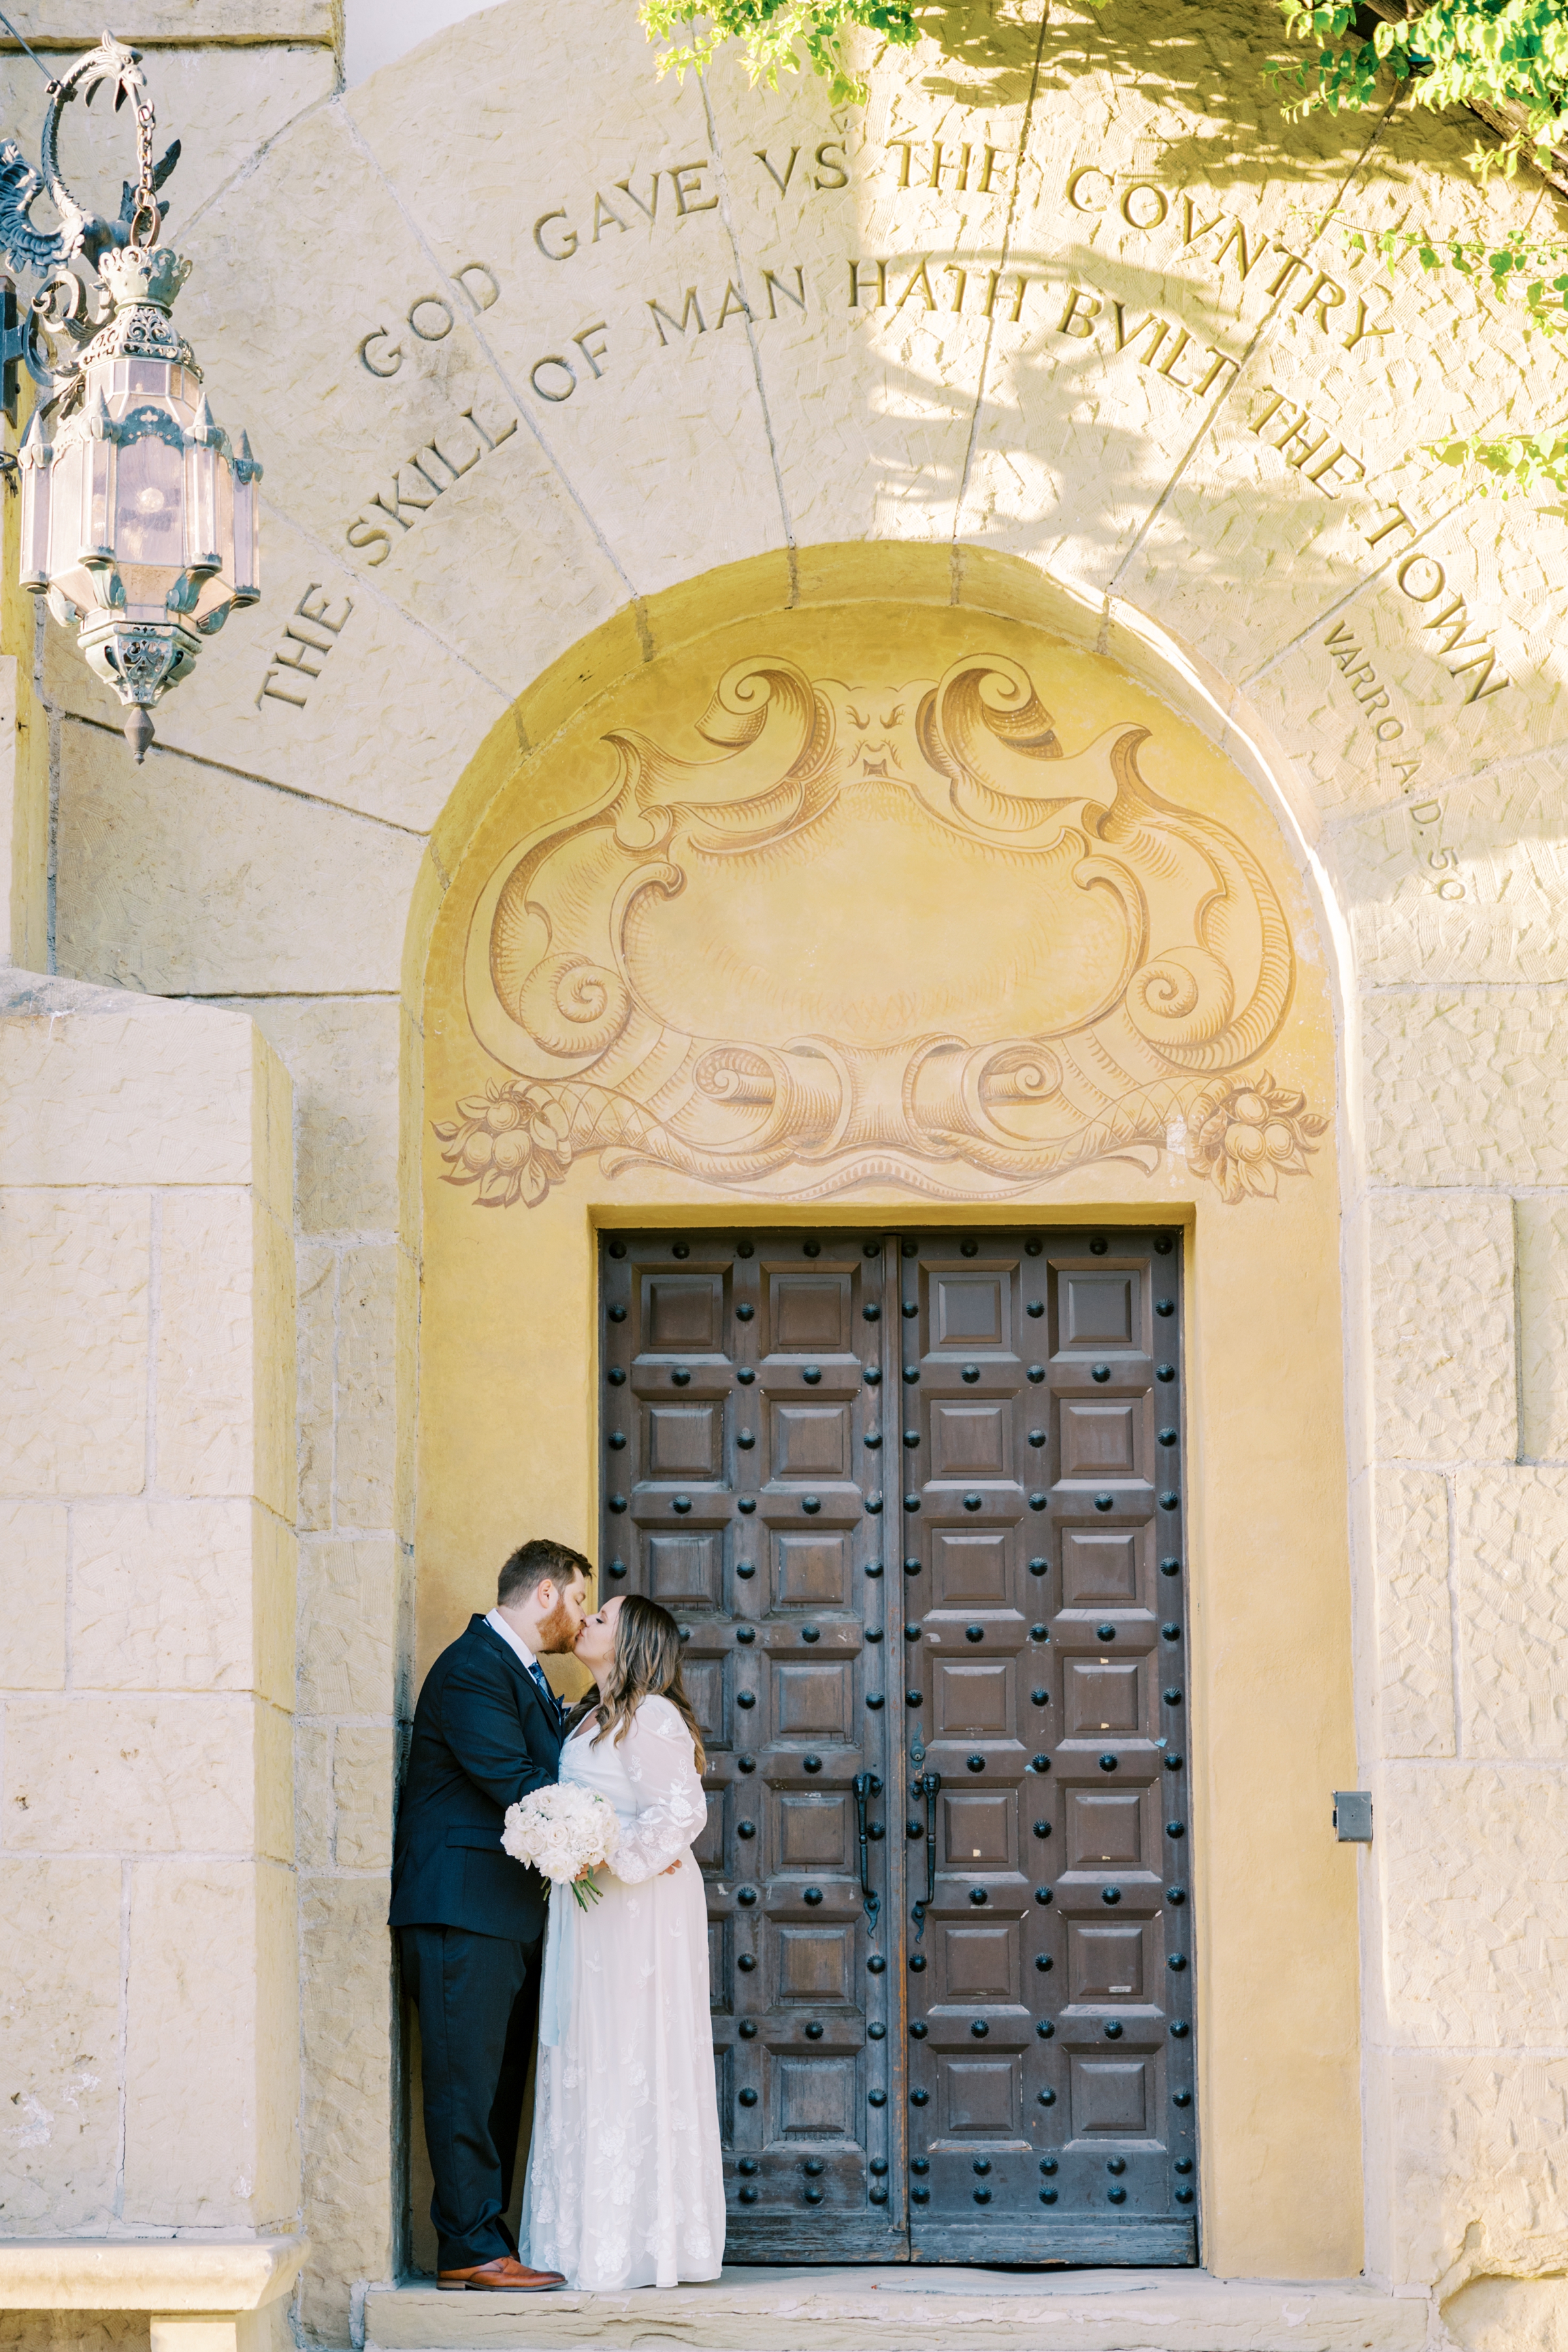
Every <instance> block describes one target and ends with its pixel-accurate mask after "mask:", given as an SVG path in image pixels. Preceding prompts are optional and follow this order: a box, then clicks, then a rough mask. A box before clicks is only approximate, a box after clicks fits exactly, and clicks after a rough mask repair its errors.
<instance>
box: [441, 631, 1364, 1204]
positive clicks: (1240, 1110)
mask: <svg viewBox="0 0 1568 2352" xmlns="http://www.w3.org/2000/svg"><path fill="white" fill-rule="evenodd" d="M697 733H698V735H699V737H700V739H701V740H703V741H704V742H705V743H707V744H709V745H710V746H711V747H712V752H713V756H712V757H711V758H700V759H690V758H686V757H683V756H680V755H679V754H678V753H677V752H675V751H671V750H669V749H668V748H667V747H666V745H664V744H662V743H660V742H658V741H657V740H651V739H650V738H649V737H648V736H647V734H644V733H641V732H637V731H632V730H616V731H613V732H610V733H608V734H606V735H605V737H604V738H603V739H602V740H603V744H604V747H605V766H606V770H607V771H610V773H609V777H608V781H607V782H606V783H605V786H604V788H603V790H601V791H598V792H597V793H596V794H595V798H594V799H593V802H592V804H591V805H590V806H587V807H586V808H584V810H582V811H581V812H580V813H578V814H573V815H570V816H568V817H565V818H561V819H558V820H556V821H555V822H553V823H552V824H549V825H547V826H545V827H543V828H542V830H540V831H539V832H537V833H536V834H534V835H532V836H531V837H530V838H529V839H527V840H525V841H523V842H521V844H519V845H517V846H516V847H515V848H513V849H512V850H511V851H510V853H509V854H508V855H507V856H506V857H505V858H503V859H502V861H501V862H500V866H498V867H497V869H496V871H495V872H494V874H493V875H492V876H491V877H490V880H489V884H488V885H487V887H486V888H485V890H484V891H483V893H482V895H481V897H480V899H479V904H478V907H477V908H476V910H475V913H474V917H473V919H472V923H471V925H470V929H469V934H468V950H467V959H466V967H465V985H466V992H467V1000H468V1018H469V1021H470V1023H471V1024H472V1027H473V1031H474V1034H475V1035H476V1036H477V1037H478V1039H479V1042H480V1043H481V1044H482V1045H484V1047H485V1048H486V1049H487V1051H488V1052H489V1054H490V1055H493V1056H494V1058H495V1059H496V1061H497V1062H498V1063H500V1065H501V1066H502V1067H503V1068H504V1069H505V1070H506V1071H507V1072H508V1073H510V1075H509V1076H506V1077H504V1078H497V1079H495V1080H493V1081H492V1082H490V1084H489V1085H488V1086H487V1087H486V1089H485V1091H484V1092H483V1093H482V1094H480V1095H477V1096H471V1097H466V1098H465V1099H464V1100H463V1101H461V1102H460V1103H459V1104H458V1107H457V1115H456V1117H454V1118H447V1119H443V1120H442V1121H440V1122H439V1123H438V1125H437V1136H438V1138H439V1139H440V1143H441V1148H442V1156H443V1160H444V1161H445V1163H446V1167H447V1178H448V1181H451V1182H454V1183H457V1184H462V1185H471V1186H472V1187H474V1188H475V1195H476V1199H477V1201H478V1202H479V1203H480V1204H481V1205H483V1206H486V1207H496V1208H505V1207H510V1206H511V1205H513V1204H514V1203H517V1202H526V1203H528V1204H529V1205H530V1206H532V1205H535V1204H537V1203H538V1202H540V1201H542V1200H543V1199H544V1197H545V1195H546V1194H547V1192H549V1191H550V1189H551V1187H552V1185H555V1184H559V1183H562V1182H563V1181H565V1180H566V1179H567V1177H568V1174H569V1172H570V1171H571V1168H572V1165H573V1162H574V1160H580V1159H583V1158H584V1157H586V1156H588V1155H591V1154H597V1155H598V1158H599V1160H600V1163H601V1166H602V1167H603V1169H604V1170H605V1172H606V1173H608V1174H611V1175H614V1174H615V1173H616V1171H617V1170H620V1169H624V1168H626V1167H629V1166H631V1165H632V1164H634V1163H636V1162H638V1161H642V1162H653V1163H657V1164H658V1165H660V1166H663V1167H665V1168H668V1169H671V1170H675V1171H679V1172H681V1173H683V1174H685V1175H687V1176H689V1177H691V1178H693V1179H695V1180H697V1181H700V1182H701V1183H704V1184H712V1185H721V1186H733V1187H738V1188H743V1189H744V1190H745V1191H746V1192H748V1193H751V1194H753V1195H755V1194H757V1193H759V1192H760V1193H762V1194H763V1195H764V1196H766V1195H767V1194H770V1193H773V1194H776V1195H777V1196H779V1197H786V1196H787V1197H788V1198H789V1199H791V1200H793V1201H811V1200H817V1199H821V1198H824V1197H826V1196H827V1195H829V1194H832V1193H835V1192H841V1191H843V1190H844V1189H845V1188H847V1187H848V1186H850V1185H853V1184H856V1183H860V1182H865V1181H883V1182H895V1183H898V1184H901V1185H904V1186H907V1187H909V1188H910V1190H912V1191H913V1192H918V1193H922V1194H924V1195H926V1196H928V1197H930V1198H932V1199H936V1200H950V1201H973V1200H982V1199H986V1198H1005V1197H1006V1196H1007V1195H1008V1194H1010V1193H1013V1192H1022V1191H1024V1190H1026V1189H1027V1188H1029V1187H1032V1186H1034V1185H1037V1184H1038V1183H1039V1182H1040V1181H1042V1180H1045V1179H1047V1178H1050V1177H1052V1176H1056V1175H1059V1174H1061V1173H1063V1172H1065V1171H1068V1170H1071V1169H1075V1168H1080V1167H1083V1166H1085V1165H1087V1164H1088V1163H1089V1162H1092V1161H1096V1160H1108V1159H1118V1160H1132V1161H1134V1162H1136V1163H1138V1164H1140V1165H1142V1166H1143V1167H1144V1168H1146V1169H1147V1170H1149V1171H1151V1172H1152V1170H1153V1169H1154V1168H1155V1167H1156V1166H1157V1164H1158V1162H1159V1160H1160V1158H1161V1156H1162V1155H1163V1154H1164V1153H1166V1152H1168V1151H1176V1152H1179V1153H1182V1154H1184V1157H1185V1159H1186V1160H1187V1163H1188V1164H1189V1166H1190V1167H1191V1168H1192V1169H1193V1170H1194V1171H1195V1172H1196V1173H1197V1174H1198V1175H1199V1176H1201V1177H1203V1178H1205V1179H1207V1180H1210V1181H1213V1182H1214V1183H1215V1185H1216V1186H1217V1187H1218V1189H1219V1191H1220V1192H1221V1194H1222V1195H1223V1197H1224V1198H1225V1199H1226V1201H1238V1200H1241V1199H1242V1198H1244V1197H1246V1196H1247V1195H1248V1194H1254V1195H1257V1194H1263V1195H1268V1194H1272V1193H1274V1192H1276V1190H1277V1188H1278V1184H1279V1178H1280V1176H1281V1175H1282V1174H1286V1173H1302V1172H1304V1171H1306V1168H1307V1163H1308V1157H1309V1155H1310V1153H1311V1151H1312V1150H1313V1149H1314V1139H1316V1138H1317V1137H1318V1136H1320V1135H1321V1133H1322V1131H1323V1129H1324V1128H1325V1127H1326V1125H1327V1123H1328V1122H1327V1119H1326V1118H1325V1117H1324V1116H1323V1115H1322V1114H1321V1112H1319V1111H1317V1110H1316V1109H1313V1108H1310V1107H1309V1105H1308V1102H1307V1100H1306V1097H1304V1096H1303V1095H1302V1094H1300V1093H1299V1092H1297V1091H1294V1090H1292V1089H1289V1088H1286V1087H1279V1086H1277V1085H1276V1084H1275V1082H1274V1080H1273V1077H1272V1076H1271V1075H1270V1073H1269V1070H1268V1067H1267V1065H1266V1060H1265V1057H1266V1056H1267V1055H1268V1049H1269V1047H1270V1045H1272V1044H1273V1042H1274V1041H1275V1039H1276V1038H1277V1037H1278V1036H1279V1031H1280V1027H1281V1024H1282V1023H1283V1022H1284V1019H1285V1015H1286V1013H1287V1011H1288V1009H1289V1004H1290V999H1291V993H1292V989H1293V985H1294V978H1295V966H1294V955H1293V950H1292V946H1291V940H1290V933H1289V926H1288V924H1287V921H1286V919H1285V915H1284V911H1283V909H1282V908H1281V906H1280V903H1279V898H1278V897H1277V895H1276V893H1275V891H1274V889H1273V887H1272V886H1271V885H1270V883H1269V880H1268V877H1267V875H1266V874H1265V873H1264V871H1263V869H1262V867H1261V866H1259V864H1258V859H1257V858H1256V857H1255V856H1253V854H1252V853H1251V851H1250V850H1249V849H1248V848H1247V845H1245V843H1243V842H1242V841H1241V840H1240V839H1239V838H1238V837H1237V835H1236V834H1235V833H1234V832H1232V831H1230V830H1229V829H1228V828H1227V827H1226V825H1224V824H1221V823H1219V822H1218V821H1217V820H1216V819H1215V818H1214V817H1212V816H1210V815H1207V814H1201V813H1199V812H1198V811H1195V810H1194V809H1191V808H1184V807H1181V806H1179V805H1176V804H1174V803H1172V802H1170V801H1168V800H1164V799H1162V798H1161V797H1160V796H1159V795H1158V794H1156V793H1154V792H1152V790H1151V789H1150V787H1149V786H1148V784H1146V783H1145V782H1144V781H1143V779H1142V775H1141V774H1140V772H1139V767H1138V753H1139V749H1140V746H1141V745H1142V744H1143V743H1144V742H1145V741H1146V740H1148V735H1149V730H1148V729H1146V728H1145V727H1143V726H1141V725H1119V726H1112V727H1110V728H1109V729H1107V730H1105V731H1104V732H1103V733H1101V734H1100V735H1099V736H1098V737H1097V738H1096V739H1095V740H1093V741H1090V742H1088V743H1085V744H1084V745H1082V746H1081V747H1080V748H1078V749H1074V750H1069V749H1068V747H1067V746H1066V745H1064V744H1063V743H1062V741H1061V740H1059V739H1058V734H1057V731H1056V729H1055V726H1054V725H1053V721H1052V718H1051V714H1050V712H1049V710H1048V709H1047V708H1046V707H1045V705H1044V703H1043V702H1042V700H1041V698H1040V696H1039V694H1038V692H1037V689H1036V686H1035V683H1034V680H1033V678H1032V677H1031V676H1030V674H1029V671H1028V669H1027V668H1026V667H1025V666H1024V664H1023V663H1022V662H1020V661H1018V660H1016V659H1014V658H1013V657H1012V656H1007V655H1005V654H1000V653H997V654H991V655H984V654H974V655H969V656H965V657H963V659H961V660H958V661H955V662H954V663H952V666H951V667H949V668H948V669H947V670H946V672H945V674H944V675H943V676H942V677H940V678H936V679H930V678H926V679H915V680H911V681H910V683H909V684H908V685H906V686H903V687H901V688H899V689H898V690H897V691H891V692H890V691H889V690H888V689H887V688H876V689H872V688H860V687H857V686H854V685H845V684H842V683H841V682H839V681H838V680H837V679H836V678H829V677H824V678H813V677H808V676H807V675H806V674H805V670H804V669H803V668H802V667H800V666H799V665H798V664H796V663H795V662H792V661H789V660H787V659H784V658H772V657H768V656H757V657H755V658H752V659H749V660H743V661H738V662H735V663H732V664H731V666H730V667H728V668H727V669H726V670H725V671H724V673H723V675H722V676H721V677H720V678H719V680H718V683H717V685H716V686H715V687H714V688H713V690H712V695H711V698H710V701H709V703H708V706H707V709H706V710H705V711H704V712H703V714H702V716H701V718H700V721H699V722H698V726H697Z"/></svg>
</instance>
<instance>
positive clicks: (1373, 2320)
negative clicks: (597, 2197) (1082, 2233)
mask: <svg viewBox="0 0 1568 2352" xmlns="http://www.w3.org/2000/svg"><path fill="white" fill-rule="evenodd" d="M364 2331H365V2334H364V2340H365V2352H492V2347H493V2352H622V2347H625V2352H667V2347H668V2352H674V2347H679V2346H691V2347H695V2352H967V2347H974V2352H1421V2347H1423V2346H1424V2345H1425V2344H1426V2335H1427V2307H1426V2299H1425V2298H1424V2297H1422V2298H1418V2299H1412V2298H1405V2297H1395V2296H1393V2295H1389V2294H1384V2293H1381V2292H1380V2291H1379V2290H1377V2289H1376V2288H1373V2287H1371V2286H1368V2285H1366V2284H1364V2283H1363V2281H1362V2280H1359V2279H1344V2280H1335V2281H1330V2282H1327V2283H1322V2282H1318V2283H1313V2284H1295V2283H1294V2282H1291V2281H1286V2280H1259V2279H1215V2278H1211V2277H1210V2276H1209V2274H1208V2273H1207V2272H1205V2271H1169V2270H1152V2271H1121V2270H1115V2271H1112V2270H1102V2271H1033V2272H1026V2271H984V2270H963V2269H952V2270H949V2269H945V2268H943V2269H940V2270H939V2269H935V2268H932V2269H925V2268H922V2267H917V2266H911V2267H909V2268H905V2267H902V2266H897V2267H895V2266H891V2265H889V2266H875V2267H868V2268H865V2269H855V2270H808V2269H777V2270H763V2269H755V2270H753V2269H749V2268H746V2269H742V2268H736V2269H733V2270H726V2271H725V2272H724V2273H723V2275H722V2276H721V2278H718V2279H715V2280H714V2281H713V2282H712V2284H710V2285H706V2286H681V2287H644V2288H641V2289H639V2290H637V2292H635V2293H632V2294H577V2293H573V2292H569V2291H566V2290H561V2291H559V2292H557V2293H556V2294H538V2295H485V2294H441V2293H440V2291H439V2290H438V2289H437V2287H436V2286H435V2285H434V2284H424V2283H419V2284H412V2285H408V2286H398V2287H372V2288H371V2289H370V2291H369V2293H368V2294H367V2295H366V2297H365V2306H364Z"/></svg>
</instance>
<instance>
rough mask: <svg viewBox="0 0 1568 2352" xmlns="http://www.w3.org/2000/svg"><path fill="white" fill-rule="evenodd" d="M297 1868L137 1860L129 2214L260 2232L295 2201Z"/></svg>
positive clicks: (131, 1996) (129, 2083)
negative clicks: (295, 1871)
mask: <svg viewBox="0 0 1568 2352" xmlns="http://www.w3.org/2000/svg"><path fill="white" fill-rule="evenodd" d="M293 1896H294V1882H293V1878H292V1875H291V1874H290V1873H289V1872H288V1871H286V1870H282V1869H279V1867H277V1866H276V1865H275V1864H268V1863H265V1862H260V1863H258V1862H211V1861H205V1860H204V1861H199V1862H198V1861H192V1862H149V1863H140V1864H137V1866H136V1869H135V1873H134V1878H133V1885H132V1900H131V1969H130V1982H129V2000H128V2014H129V2027H128V2039H127V2046H126V2098H125V2219H126V2221H129V2222H131V2223H132V2224H134V2223H137V2222H142V2223H151V2222H157V2223H159V2224H162V2225H163V2226H167V2225H169V2224H174V2226H176V2227H185V2228H221V2227H230V2228H247V2227H248V2228H261V2227H264V2226H266V2225H268V2224H269V2223H270V2224H274V2225H276V2223H277V2221H279V2218H280V2217H282V2216H285V2215H288V2214H290V2213H291V2212H292V2211H293V2210H294V2209H295V2201H296V2199H297V2197H298V2186H297V2182H298V2165H299V2147H298V2137H297V2131H296V2126H295V2121H294V2109H295V2106H296V2105H297V2100H298V2083H299V2055H298V2042H299V2025H298V2018H299V2001H298V1995H297V1990H296V1988H297V1983H298V1975H297V1965H296V1950H297V1946H296V1937H295V1926H294V1916H293V1915H294V1899H293Z"/></svg>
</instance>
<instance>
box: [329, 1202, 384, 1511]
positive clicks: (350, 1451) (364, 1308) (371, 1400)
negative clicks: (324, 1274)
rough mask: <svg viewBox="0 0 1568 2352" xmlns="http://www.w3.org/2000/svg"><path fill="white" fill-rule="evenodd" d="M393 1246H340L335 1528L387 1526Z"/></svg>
mask: <svg viewBox="0 0 1568 2352" xmlns="http://www.w3.org/2000/svg"><path fill="white" fill-rule="evenodd" d="M397 1258H398V1253H397V1249H396V1246H395V1244H392V1243H387V1244H384V1245H379V1246H376V1247H372V1248H363V1249H350V1250H345V1251H344V1252H343V1255H342V1266H341V1269H340V1274H339V1282H338V1380H337V1444H336V1455H335V1473H336V1475H335V1486H336V1511H335V1514H334V1517H335V1523H336V1525H337V1526H338V1527H339V1528H390V1527H391V1526H392V1525H393V1522H394V1518H395V1499H394V1491H393V1489H394V1481H395V1475H396V1465H397V1442H396V1441H397V1412H396V1364H395V1348H396V1307H397Z"/></svg>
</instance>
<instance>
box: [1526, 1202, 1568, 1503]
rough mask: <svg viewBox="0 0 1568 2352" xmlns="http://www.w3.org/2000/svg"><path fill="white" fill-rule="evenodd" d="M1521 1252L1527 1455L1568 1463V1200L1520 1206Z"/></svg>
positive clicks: (1532, 1459) (1536, 1460)
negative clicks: (1566, 1461)
mask: <svg viewBox="0 0 1568 2352" xmlns="http://www.w3.org/2000/svg"><path fill="white" fill-rule="evenodd" d="M1514 1229H1515V1233H1516V1235H1517V1242H1518V1249H1519V1360H1520V1390H1521V1400H1520V1402H1521V1415H1522V1419H1523V1423H1524V1427H1523V1432H1522V1445H1521V1450H1522V1452H1523V1454H1524V1456H1525V1459H1526V1460H1527V1461H1532V1462H1541V1461H1556V1462H1561V1461H1563V1460H1565V1459H1568V1201H1563V1200H1552V1199H1550V1198H1543V1197H1541V1196H1539V1195H1537V1196H1534V1197H1531V1195H1530V1194H1528V1193H1527V1194H1525V1195H1523V1196H1522V1197H1521V1198H1520V1199H1518V1200H1516V1201H1515V1202H1514Z"/></svg>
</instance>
